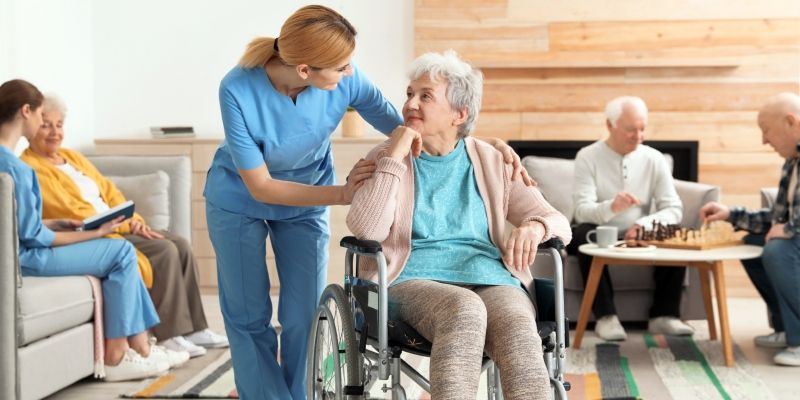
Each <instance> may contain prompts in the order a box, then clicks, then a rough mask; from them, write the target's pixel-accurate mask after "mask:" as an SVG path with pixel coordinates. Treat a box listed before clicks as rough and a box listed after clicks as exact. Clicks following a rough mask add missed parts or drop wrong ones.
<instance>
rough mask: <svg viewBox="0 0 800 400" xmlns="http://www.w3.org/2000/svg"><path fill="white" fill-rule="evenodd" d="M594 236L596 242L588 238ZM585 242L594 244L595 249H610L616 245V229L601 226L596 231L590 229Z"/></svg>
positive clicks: (614, 227)
mask: <svg viewBox="0 0 800 400" xmlns="http://www.w3.org/2000/svg"><path fill="white" fill-rule="evenodd" d="M593 233H594V234H595V236H596V237H597V241H594V240H592V239H591V238H590V237H589V236H591V235H592V234H593ZM586 241H587V242H589V243H591V244H596V245H597V247H611V246H613V245H614V244H616V243H617V227H616V226H608V225H602V226H598V227H597V229H592V230H591V231H589V232H587V233H586Z"/></svg>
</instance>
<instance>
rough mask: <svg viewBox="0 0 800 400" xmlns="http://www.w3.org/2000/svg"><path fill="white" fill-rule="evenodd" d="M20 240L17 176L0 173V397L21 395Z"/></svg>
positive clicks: (8, 397) (14, 397)
mask: <svg viewBox="0 0 800 400" xmlns="http://www.w3.org/2000/svg"><path fill="white" fill-rule="evenodd" d="M18 246H19V241H18V240H17V214H16V211H15V204H14V180H13V179H12V178H11V176H10V175H8V174H6V173H0V307H2V310H1V311H0V326H2V327H3V329H0V398H2V399H16V398H19V396H18V395H19V393H18V391H19V388H18V387H17V382H19V379H17V374H18V368H17V366H18V363H17V332H18V329H17V326H18V325H17V315H18V313H17V307H18V306H17V288H18V286H19V285H20V283H21V280H20V274H19V257H18V254H19V250H18Z"/></svg>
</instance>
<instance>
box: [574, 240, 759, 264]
mask: <svg viewBox="0 0 800 400" xmlns="http://www.w3.org/2000/svg"><path fill="white" fill-rule="evenodd" d="M578 251H580V252H581V253H584V254H588V255H590V256H599V257H608V258H616V259H620V260H642V261H654V262H657V261H723V260H747V259H750V258H757V257H760V256H761V251H762V248H761V247H760V246H751V245H739V246H731V247H720V248H716V249H709V250H683V249H666V248H655V249H653V250H650V251H636V250H625V249H620V248H614V247H610V248H600V247H597V245H596V244H584V245H582V246H580V247H579V248H578Z"/></svg>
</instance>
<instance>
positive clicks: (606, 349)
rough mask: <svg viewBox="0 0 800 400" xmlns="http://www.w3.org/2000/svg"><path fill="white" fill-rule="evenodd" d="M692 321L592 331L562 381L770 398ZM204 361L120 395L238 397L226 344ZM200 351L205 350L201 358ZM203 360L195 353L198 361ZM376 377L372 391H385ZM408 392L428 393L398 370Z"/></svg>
mask: <svg viewBox="0 0 800 400" xmlns="http://www.w3.org/2000/svg"><path fill="white" fill-rule="evenodd" d="M693 325H696V328H697V334H696V335H695V337H694V338H692V337H676V336H662V335H650V334H647V333H639V332H629V333H628V340H626V341H624V342H620V343H609V342H602V341H599V340H598V339H597V338H595V337H594V336H593V335H591V334H589V335H587V337H585V339H584V342H583V346H582V348H581V349H580V350H576V349H573V348H570V349H568V350H567V371H569V373H568V374H567V380H568V381H569V382H570V383H571V384H572V390H570V391H569V392H568V395H569V398H570V400H583V399H586V400H595V399H608V400H611V399H615V400H622V399H647V400H660V399H664V400H667V399H681V400H690V399H702V400H714V399H731V400H734V399H735V400H738V399H742V400H744V399H759V400H761V399H764V400H769V399H775V397H774V396H773V395H772V393H771V392H770V390H769V389H768V388H767V386H766V385H765V384H764V382H763V381H762V380H761V379H760V378H759V377H758V374H757V373H756V371H755V370H754V368H753V367H752V365H751V364H750V362H749V361H748V360H747V358H746V357H745V356H744V354H742V352H741V351H740V350H739V349H738V348H737V347H736V346H734V357H735V361H736V364H735V366H734V367H732V368H727V367H725V366H724V362H723V358H722V349H721V344H720V343H719V341H710V340H708V339H707V336H708V335H707V332H708V331H707V329H705V326H704V325H702V323H701V324H695V323H694V321H693ZM218 354H219V355H218V357H217V358H216V359H215V360H214V361H213V362H211V363H210V364H208V365H200V366H199V367H197V368H191V367H190V369H189V370H186V369H187V367H183V368H179V369H177V370H175V372H174V373H173V372H170V373H169V374H167V375H164V376H161V377H159V378H155V379H151V380H147V381H144V382H142V384H141V386H140V387H138V388H137V389H136V390H134V391H132V392H129V393H126V394H124V395H122V397H125V398H201V399H203V398H205V399H226V398H238V395H237V393H236V388H235V385H234V380H233V370H232V368H231V359H230V352H229V351H227V350H225V351H221V352H219V353H218ZM202 358H205V357H202ZM202 358H200V359H194V360H192V361H191V362H195V360H197V361H200V360H202ZM403 358H404V359H406V361H408V362H409V364H411V365H413V366H414V367H415V368H417V369H418V370H420V371H421V372H423V373H426V374H427V372H428V359H427V358H422V357H417V356H409V355H404V357H403ZM485 382H486V380H485V379H484V378H483V377H481V380H480V389H479V390H478V399H485V398H486V386H485ZM382 383H383V382H378V384H377V385H375V386H374V387H373V389H372V391H371V393H370V396H369V397H370V398H372V399H380V398H389V396H387V395H385V394H384V393H382V392H381V390H380V386H382ZM403 384H404V386H405V388H406V391H407V394H408V398H409V399H420V400H422V399H429V398H430V395H428V394H427V393H426V392H424V391H423V390H422V389H421V388H419V387H418V386H416V385H415V384H413V383H412V382H410V381H409V380H408V378H407V377H405V376H403Z"/></svg>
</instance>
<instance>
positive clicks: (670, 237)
mask: <svg viewBox="0 0 800 400" xmlns="http://www.w3.org/2000/svg"><path fill="white" fill-rule="evenodd" d="M635 243H636V244H637V245H639V246H647V245H653V246H656V247H661V248H669V249H687V250H708V249H716V248H720V247H731V246H738V245H740V244H742V243H743V242H742V240H741V239H739V238H737V237H736V236H735V235H734V229H733V225H731V224H730V223H728V222H725V221H714V222H710V223H706V224H704V225H703V226H702V227H700V229H687V228H684V227H681V226H680V225H677V224H674V225H663V224H661V223H657V222H653V226H652V229H649V230H648V229H645V228H644V227H641V228H639V231H637V232H636V240H635Z"/></svg>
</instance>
